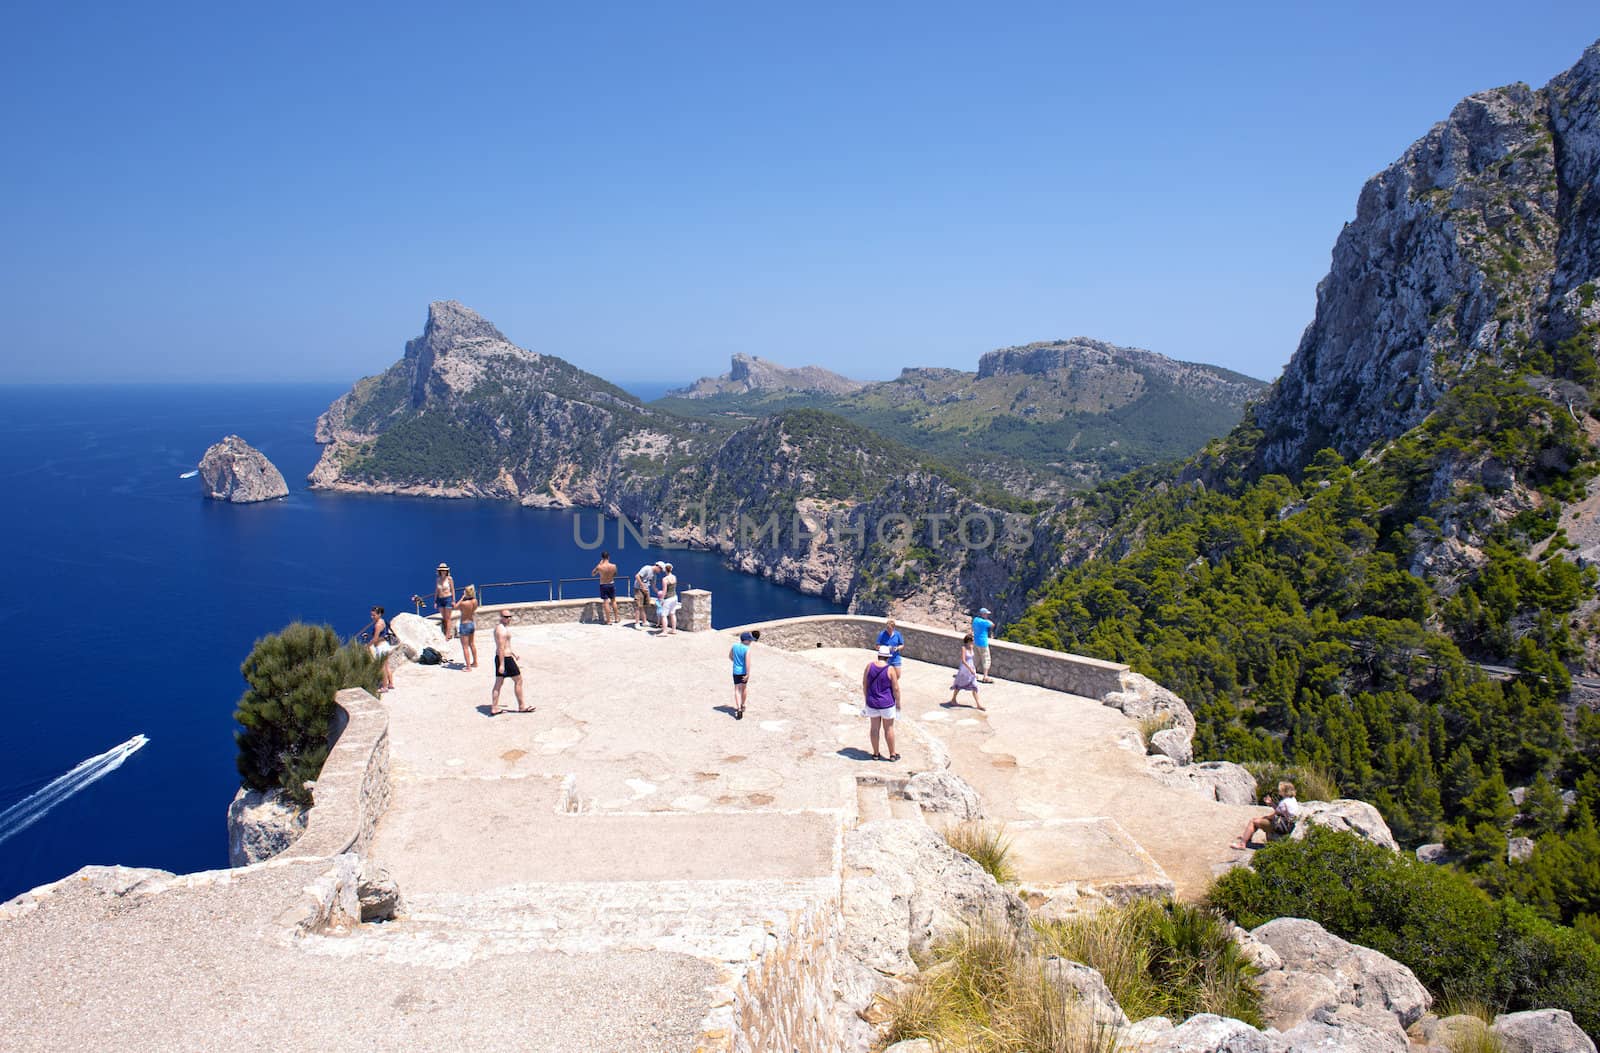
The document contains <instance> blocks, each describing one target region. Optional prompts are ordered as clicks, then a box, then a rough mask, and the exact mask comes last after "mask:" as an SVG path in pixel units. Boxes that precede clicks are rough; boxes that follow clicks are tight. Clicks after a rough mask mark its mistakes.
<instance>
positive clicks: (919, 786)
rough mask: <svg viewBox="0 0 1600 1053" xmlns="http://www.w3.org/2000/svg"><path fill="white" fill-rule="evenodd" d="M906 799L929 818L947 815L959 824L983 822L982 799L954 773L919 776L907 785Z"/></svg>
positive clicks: (930, 772) (943, 772)
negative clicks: (931, 815) (973, 821)
mask: <svg viewBox="0 0 1600 1053" xmlns="http://www.w3.org/2000/svg"><path fill="white" fill-rule="evenodd" d="M905 795H906V798H907V799H908V800H912V801H916V802H917V804H919V805H921V806H922V810H923V811H924V812H927V813H930V814H938V815H948V816H949V817H950V818H952V819H955V820H957V821H965V820H968V819H982V818H983V798H981V797H979V796H978V791H977V790H974V789H973V788H972V786H971V784H969V783H968V782H967V780H965V779H963V778H962V777H961V776H959V775H957V774H955V773H954V772H951V771H922V772H918V773H917V774H915V775H913V776H912V777H911V779H910V781H908V782H907V783H906V788H905Z"/></svg>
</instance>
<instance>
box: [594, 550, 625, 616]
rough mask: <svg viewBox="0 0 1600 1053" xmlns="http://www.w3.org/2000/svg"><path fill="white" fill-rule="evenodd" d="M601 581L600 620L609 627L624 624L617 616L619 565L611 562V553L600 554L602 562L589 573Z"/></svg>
mask: <svg viewBox="0 0 1600 1053" xmlns="http://www.w3.org/2000/svg"><path fill="white" fill-rule="evenodd" d="M589 573H590V574H593V575H594V576H595V577H597V578H599V579H600V618H601V620H603V621H604V622H605V623H606V624H607V625H618V624H620V623H621V622H622V617H621V615H619V614H617V565H616V564H615V563H613V562H611V553H609V552H602V553H600V562H599V563H596V564H595V565H594V569H593V570H591V571H590V572H589Z"/></svg>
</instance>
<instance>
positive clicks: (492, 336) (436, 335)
mask: <svg viewBox="0 0 1600 1053" xmlns="http://www.w3.org/2000/svg"><path fill="white" fill-rule="evenodd" d="M422 338H423V339H424V340H426V341H428V342H429V343H431V344H432V345H433V346H434V347H435V348H436V349H438V350H441V351H442V350H446V349H448V347H449V346H450V345H453V344H457V343H462V342H464V341H468V340H499V341H502V342H505V343H510V341H509V340H506V337H505V334H504V333H502V332H500V330H498V329H496V328H495V327H494V326H493V325H492V324H491V323H490V322H489V321H488V320H487V319H486V318H484V317H483V315H481V314H479V313H478V312H477V311H474V310H473V309H472V308H470V307H468V306H467V305H466V304H464V303H461V302H460V301H458V300H435V301H433V302H432V303H430V304H429V305H428V322H427V325H426V326H424V327H423V330H422Z"/></svg>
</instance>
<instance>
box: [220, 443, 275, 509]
mask: <svg viewBox="0 0 1600 1053" xmlns="http://www.w3.org/2000/svg"><path fill="white" fill-rule="evenodd" d="M200 481H201V483H202V484H204V486H205V493H206V496H207V497H209V498H211V499H212V500H213V501H229V502H232V503H233V504H236V505H244V504H252V503H254V502H256V501H271V500H272V499H273V498H276V497H286V496H288V494H289V487H288V485H287V484H286V483H284V481H283V473H282V472H280V471H278V468H277V466H276V465H274V464H273V463H272V462H271V461H269V460H267V456H266V454H264V453H262V452H261V451H260V450H258V449H256V448H255V447H254V446H251V445H250V444H249V443H247V442H245V441H244V440H243V439H241V438H239V436H237V435H228V436H226V437H224V438H223V439H222V441H220V442H217V443H214V444H213V445H212V446H211V447H210V449H208V450H206V452H205V456H204V457H201V458H200Z"/></svg>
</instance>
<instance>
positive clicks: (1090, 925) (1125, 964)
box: [1036, 900, 1261, 1026]
mask: <svg viewBox="0 0 1600 1053" xmlns="http://www.w3.org/2000/svg"><path fill="white" fill-rule="evenodd" d="M1036 929H1037V931H1038V934H1039V937H1040V940H1041V941H1042V943H1043V944H1044V946H1045V947H1046V948H1048V950H1049V953H1051V954H1054V955H1057V956H1058V957H1062V958H1070V959H1071V960H1073V961H1076V962H1082V963H1083V964H1084V965H1087V966H1089V967H1090V968H1092V969H1095V970H1097V971H1098V972H1099V973H1100V975H1101V976H1102V977H1104V979H1105V981H1106V986H1107V987H1109V988H1110V989H1111V993H1112V995H1113V996H1115V998H1116V999H1117V1003H1118V1004H1119V1005H1121V1006H1122V1009H1123V1011H1124V1012H1125V1013H1127V1014H1128V1017H1129V1018H1130V1019H1133V1020H1142V1019H1144V1018H1145V1017H1147V1016H1167V1017H1171V1018H1173V1019H1175V1020H1182V1019H1184V1018H1185V1017H1189V1016H1193V1015H1194V1014H1195V1013H1217V1014H1219V1015H1221V1016H1231V1017H1234V1018H1235V1019H1238V1020H1243V1021H1245V1022H1247V1023H1250V1024H1254V1025H1256V1026H1260V1024H1261V995H1260V992H1259V991H1257V989H1256V986H1255V982H1254V977H1255V975H1256V970H1255V967H1254V966H1253V965H1251V964H1250V962H1249V960H1248V959H1247V958H1246V957H1245V956H1244V953H1243V952H1242V951H1241V950H1240V949H1239V945H1238V944H1236V943H1235V942H1234V941H1233V940H1232V938H1230V937H1229V935H1228V930H1227V927H1226V925H1225V924H1224V923H1223V921H1222V919H1221V918H1219V917H1218V916H1217V915H1216V914H1214V913H1212V912H1211V911H1208V910H1205V909H1202V908H1200V907H1195V906H1191V905H1189V904H1185V903H1171V902H1158V901H1155V900H1135V901H1134V902H1132V903H1130V904H1128V905H1127V906H1124V907H1117V908H1113V909H1107V910H1102V911H1100V912H1098V913H1095V914H1089V915H1084V916H1082V917H1078V918H1072V919H1069V920H1067V921H1055V922H1045V923H1041V924H1039V925H1037V926H1036Z"/></svg>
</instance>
